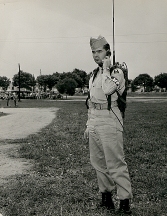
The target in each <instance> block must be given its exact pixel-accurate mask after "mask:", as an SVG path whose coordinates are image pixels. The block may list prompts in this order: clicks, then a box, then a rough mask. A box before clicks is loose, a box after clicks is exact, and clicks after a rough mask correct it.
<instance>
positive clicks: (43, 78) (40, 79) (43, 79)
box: [36, 75, 48, 91]
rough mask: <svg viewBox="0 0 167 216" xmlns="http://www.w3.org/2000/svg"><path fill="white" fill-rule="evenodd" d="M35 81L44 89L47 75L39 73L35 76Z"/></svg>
mask: <svg viewBox="0 0 167 216" xmlns="http://www.w3.org/2000/svg"><path fill="white" fill-rule="evenodd" d="M36 80H37V83H38V84H39V85H40V87H41V88H43V89H44V91H46V87H47V80H48V75H40V76H38V77H37V79H36Z"/></svg>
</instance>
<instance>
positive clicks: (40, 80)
mask: <svg viewBox="0 0 167 216" xmlns="http://www.w3.org/2000/svg"><path fill="white" fill-rule="evenodd" d="M89 78H90V74H87V73H86V72H85V71H83V70H79V69H77V68H75V69H74V70H73V71H72V72H63V73H58V72H55V73H53V74H52V75H39V76H38V77H37V78H36V79H35V77H34V76H33V75H32V74H31V73H28V72H24V71H20V75H19V74H18V73H17V74H15V75H14V76H13V79H12V84H13V86H19V83H20V88H26V89H28V90H30V91H34V89H35V86H36V85H37V84H38V86H39V88H40V89H42V90H43V91H44V92H46V90H47V89H49V90H50V91H51V90H52V88H53V87H56V88H57V90H58V91H59V92H60V93H61V94H64V93H66V94H68V95H74V94H75V89H76V88H80V89H83V88H84V87H85V86H88V83H89ZM19 81H20V82H19ZM9 85H10V79H9V78H7V77H6V76H2V77H1V76H0V87H2V89H3V90H7V88H8V86H9ZM129 85H131V88H132V91H133V92H134V91H136V90H137V88H138V86H143V87H144V91H146V92H150V91H152V90H154V89H155V86H158V87H159V88H165V89H166V90H167V73H160V74H159V75H157V76H155V77H154V79H153V78H152V77H151V76H150V75H148V74H146V73H145V74H140V75H139V76H137V77H136V78H135V79H134V80H129Z"/></svg>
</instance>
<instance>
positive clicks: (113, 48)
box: [113, 0, 115, 65]
mask: <svg viewBox="0 0 167 216" xmlns="http://www.w3.org/2000/svg"><path fill="white" fill-rule="evenodd" d="M114 34H115V33H114V0H113V65H115V38H114Z"/></svg>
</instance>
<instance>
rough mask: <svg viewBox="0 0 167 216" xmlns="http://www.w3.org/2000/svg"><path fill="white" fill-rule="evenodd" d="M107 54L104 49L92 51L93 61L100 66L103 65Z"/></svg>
mask: <svg viewBox="0 0 167 216" xmlns="http://www.w3.org/2000/svg"><path fill="white" fill-rule="evenodd" d="M106 52H107V51H106V50H105V49H104V48H103V47H100V48H97V49H93V50H92V55H93V59H94V61H95V62H96V63H97V64H98V65H102V60H103V59H104V58H105V57H106Z"/></svg>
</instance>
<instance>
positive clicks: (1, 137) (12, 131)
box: [0, 108, 58, 184]
mask: <svg viewBox="0 0 167 216" xmlns="http://www.w3.org/2000/svg"><path fill="white" fill-rule="evenodd" d="M57 110H58V109H57V108H1V109H0V112H3V113H6V114H8V115H6V116H2V117H0V125H1V130H0V184H2V183H4V182H5V181H6V179H7V178H8V177H10V176H12V175H15V174H21V173H24V172H26V171H27V170H28V169H29V168H30V166H31V165H32V164H31V162H30V161H27V160H24V159H19V158H14V157H10V156H9V152H12V155H15V154H17V148H18V147H19V145H16V144H8V142H7V140H9V139H10V140H12V139H21V138H26V137H27V136H28V135H30V134H35V133H37V132H39V131H40V130H41V129H42V128H44V127H46V126H47V125H48V124H50V123H51V122H52V120H53V119H54V118H55V116H56V111H57Z"/></svg>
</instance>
